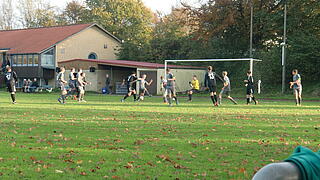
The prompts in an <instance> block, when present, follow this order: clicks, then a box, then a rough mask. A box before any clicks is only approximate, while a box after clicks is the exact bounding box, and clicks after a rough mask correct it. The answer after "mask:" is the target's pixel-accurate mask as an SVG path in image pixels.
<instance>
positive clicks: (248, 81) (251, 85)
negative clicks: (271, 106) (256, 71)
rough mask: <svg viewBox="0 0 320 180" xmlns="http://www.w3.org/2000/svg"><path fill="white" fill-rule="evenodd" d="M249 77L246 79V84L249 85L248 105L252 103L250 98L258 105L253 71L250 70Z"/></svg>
mask: <svg viewBox="0 0 320 180" xmlns="http://www.w3.org/2000/svg"><path fill="white" fill-rule="evenodd" d="M247 77H248V78H247V79H246V80H244V83H245V86H246V87H247V105H249V104H250V98H251V99H252V101H253V102H254V103H255V104H256V105H257V104H258V101H257V100H256V98H255V97H254V83H253V77H252V72H251V71H250V70H249V71H248V72H247Z"/></svg>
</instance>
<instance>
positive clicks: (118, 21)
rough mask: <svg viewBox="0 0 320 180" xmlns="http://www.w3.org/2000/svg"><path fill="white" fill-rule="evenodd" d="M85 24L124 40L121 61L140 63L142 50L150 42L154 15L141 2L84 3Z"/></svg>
mask: <svg viewBox="0 0 320 180" xmlns="http://www.w3.org/2000/svg"><path fill="white" fill-rule="evenodd" d="M86 4H87V6H88V9H89V14H88V17H87V18H86V20H85V21H87V22H96V23H98V24H100V25H102V26H103V27H104V28H105V29H107V30H108V31H109V32H111V33H112V34H114V35H115V36H117V37H119V38H120V39H122V40H124V43H123V45H122V47H121V49H120V54H119V56H120V58H121V59H133V60H138V59H140V56H141V53H142V51H141V50H142V49H143V48H142V46H143V45H144V44H147V43H148V42H149V41H150V39H151V32H152V26H153V20H154V14H153V13H152V12H151V10H150V9H148V8H146V7H145V5H144V4H143V3H142V1H141V0H86Z"/></svg>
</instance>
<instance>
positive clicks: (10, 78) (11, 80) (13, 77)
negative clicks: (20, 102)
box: [5, 66, 18, 104]
mask: <svg viewBox="0 0 320 180" xmlns="http://www.w3.org/2000/svg"><path fill="white" fill-rule="evenodd" d="M5 80H6V85H7V88H8V91H9V93H10V94H11V100H12V104H16V103H17V102H16V82H17V80H18V77H17V74H16V72H14V71H12V69H11V67H10V66H7V67H6V73H5Z"/></svg>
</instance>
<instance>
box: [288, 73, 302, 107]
mask: <svg viewBox="0 0 320 180" xmlns="http://www.w3.org/2000/svg"><path fill="white" fill-rule="evenodd" d="M292 76H293V77H292V79H293V82H290V89H292V88H293V93H294V96H295V98H296V105H297V106H301V101H302V97H301V96H302V84H301V76H300V74H298V70H297V69H294V70H292Z"/></svg>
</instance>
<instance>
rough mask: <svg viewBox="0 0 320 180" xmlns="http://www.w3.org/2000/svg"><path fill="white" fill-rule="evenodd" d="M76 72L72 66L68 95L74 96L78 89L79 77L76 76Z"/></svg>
mask: <svg viewBox="0 0 320 180" xmlns="http://www.w3.org/2000/svg"><path fill="white" fill-rule="evenodd" d="M75 74H76V69H75V68H71V70H70V73H69V91H68V95H67V96H71V97H72V96H73V94H74V92H75V91H76V81H77V78H76V76H75Z"/></svg>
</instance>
